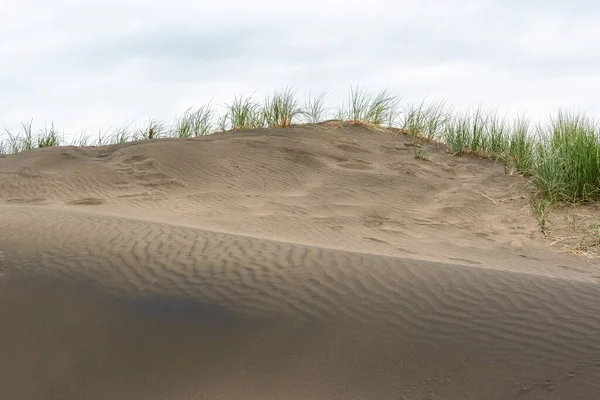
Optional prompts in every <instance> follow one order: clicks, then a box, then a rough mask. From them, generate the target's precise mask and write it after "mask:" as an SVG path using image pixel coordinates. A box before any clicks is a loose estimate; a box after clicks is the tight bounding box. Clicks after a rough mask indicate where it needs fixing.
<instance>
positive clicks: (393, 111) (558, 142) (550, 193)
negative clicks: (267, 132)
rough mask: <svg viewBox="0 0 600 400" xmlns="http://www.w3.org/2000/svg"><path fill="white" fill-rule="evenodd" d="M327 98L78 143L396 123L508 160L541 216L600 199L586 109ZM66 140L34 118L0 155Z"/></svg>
mask: <svg viewBox="0 0 600 400" xmlns="http://www.w3.org/2000/svg"><path fill="white" fill-rule="evenodd" d="M328 95H329V93H328V92H322V93H320V94H318V95H313V94H309V96H308V98H307V99H306V101H305V102H304V103H302V102H300V100H299V99H298V96H297V94H296V92H295V91H294V90H293V89H292V88H289V87H288V88H286V89H284V90H283V91H274V92H273V93H272V94H271V95H270V96H267V97H266V98H265V99H264V102H262V103H259V102H256V101H254V100H253V98H252V96H247V97H245V96H240V97H235V98H234V101H233V102H232V103H228V104H225V105H224V113H223V114H219V113H218V112H217V111H215V110H214V108H213V105H212V104H210V103H209V104H207V105H204V106H201V107H199V108H196V109H194V108H189V109H188V110H186V111H185V113H184V114H183V115H182V116H181V117H179V118H176V120H175V122H174V123H172V124H171V125H168V124H166V123H165V122H164V121H160V120H157V119H150V120H148V122H147V123H146V124H145V125H144V126H142V127H141V128H137V129H132V128H131V126H123V127H120V128H116V129H115V130H113V131H112V132H98V134H97V136H96V138H95V139H93V140H92V139H91V138H90V137H89V136H87V135H85V132H83V133H82V134H80V135H79V136H76V137H75V139H73V141H72V142H71V145H77V146H90V145H91V146H103V145H108V144H118V143H124V142H128V141H131V140H153V139H159V138H166V137H171V138H191V137H198V136H203V135H209V134H216V133H220V132H225V131H240V130H246V129H256V128H269V127H273V128H274V127H277V128H287V127H290V126H293V125H297V124H300V123H319V122H322V121H325V120H328V119H336V120H339V121H340V122H343V121H346V122H350V123H369V124H373V125H378V126H381V127H384V128H386V127H391V128H396V129H394V130H393V131H394V132H397V131H398V130H400V131H401V132H403V133H405V134H408V135H410V136H412V137H413V139H414V140H424V141H430V142H431V141H434V142H438V143H440V144H443V145H445V146H446V149H447V151H448V153H450V154H453V155H455V156H464V155H475V156H478V157H482V158H489V159H493V160H494V161H496V162H501V163H503V164H504V165H505V168H506V171H510V172H511V173H513V172H516V173H519V174H522V175H523V176H526V177H528V178H530V181H531V183H532V184H533V185H534V187H535V189H536V194H535V197H536V199H535V201H533V202H532V203H531V204H532V207H533V208H534V210H536V213H537V214H538V215H541V216H544V210H545V209H546V207H547V205H552V204H579V203H589V202H598V201H600V125H599V123H598V121H596V120H594V119H591V118H589V117H588V116H586V115H584V114H582V113H576V112H567V111H564V110H559V112H558V114H557V115H556V116H555V117H554V118H551V120H550V122H546V123H537V124H534V123H532V122H531V121H530V119H529V118H527V117H526V116H525V115H519V116H517V117H516V118H512V119H510V118H508V117H506V116H500V115H499V114H498V113H497V112H495V111H486V110H484V109H483V107H481V106H478V107H475V108H472V109H469V110H466V111H464V110H463V111H459V110H454V109H452V108H451V107H449V106H448V105H447V104H446V102H445V101H443V100H434V101H431V102H428V103H426V102H425V101H423V102H421V103H420V104H418V105H406V106H404V107H401V100H402V99H401V97H399V96H397V95H395V94H394V93H393V92H392V91H391V90H389V89H384V90H381V91H379V92H377V93H373V92H369V91H368V90H367V89H365V88H364V87H360V86H357V87H352V86H351V87H350V91H349V93H348V98H347V103H346V104H343V105H341V106H339V107H337V108H332V107H327V106H326V99H327V97H328ZM332 117H333V118H332ZM64 144H65V143H64V140H63V139H62V136H61V135H60V134H59V132H58V131H57V130H56V129H55V127H54V125H53V124H52V125H50V127H47V126H46V127H44V128H43V129H40V130H39V131H38V133H35V132H34V130H33V120H29V121H27V122H25V123H22V124H21V129H20V130H19V131H18V132H16V133H13V132H10V131H8V130H5V134H4V135H3V136H0V154H4V155H6V154H13V153H20V152H23V151H29V150H33V149H35V148H40V147H48V146H59V145H64ZM415 158H418V159H425V158H426V152H425V150H422V149H420V148H419V149H417V150H415Z"/></svg>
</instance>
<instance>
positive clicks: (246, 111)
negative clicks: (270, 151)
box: [219, 96, 265, 131]
mask: <svg viewBox="0 0 600 400" xmlns="http://www.w3.org/2000/svg"><path fill="white" fill-rule="evenodd" d="M226 108H227V112H226V113H225V115H224V116H223V118H222V119H221V120H220V123H219V125H220V126H221V130H222V131H225V130H234V131H235V130H242V129H256V128H264V126H265V119H264V113H263V110H262V107H261V106H260V104H258V103H255V102H254V101H252V98H251V97H248V98H245V99H244V97H243V96H240V98H237V97H236V98H235V99H234V101H233V103H232V104H226Z"/></svg>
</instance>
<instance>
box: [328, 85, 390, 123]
mask: <svg viewBox="0 0 600 400" xmlns="http://www.w3.org/2000/svg"><path fill="white" fill-rule="evenodd" d="M399 102H400V99H399V98H398V97H397V96H394V95H392V94H391V92H390V90H389V89H384V90H382V91H380V92H379V93H378V94H377V95H376V96H373V95H372V94H370V93H367V92H366V91H365V89H364V88H360V87H357V88H356V89H355V88H353V87H350V96H349V104H348V105H347V106H346V107H345V108H342V109H339V110H338V116H339V119H344V120H351V121H352V122H354V123H360V122H368V123H371V124H375V125H382V124H384V123H385V124H387V125H388V126H392V125H393V124H394V122H395V120H396V119H397V117H398V116H399V110H398V104H399Z"/></svg>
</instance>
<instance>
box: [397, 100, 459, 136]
mask: <svg viewBox="0 0 600 400" xmlns="http://www.w3.org/2000/svg"><path fill="white" fill-rule="evenodd" d="M449 119H450V112H449V110H448V108H447V107H446V104H445V103H444V102H443V101H441V100H437V101H434V102H433V103H431V104H429V105H428V106H425V101H423V102H421V104H420V105H419V106H412V105H411V106H408V107H407V108H406V109H405V110H404V118H403V121H402V124H401V129H402V130H404V131H406V132H407V133H408V134H410V135H411V136H413V137H422V138H426V139H428V140H439V139H440V138H441V137H442V134H443V132H444V127H445V126H446V124H447V123H448V121H449Z"/></svg>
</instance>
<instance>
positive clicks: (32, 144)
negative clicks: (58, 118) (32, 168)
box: [0, 119, 61, 154]
mask: <svg viewBox="0 0 600 400" xmlns="http://www.w3.org/2000/svg"><path fill="white" fill-rule="evenodd" d="M32 125H33V119H31V120H29V121H28V122H22V123H21V131H20V132H19V133H18V134H16V135H15V134H13V133H12V132H10V131H9V130H7V129H6V130H5V132H6V135H7V136H8V139H4V140H2V141H0V154H12V153H21V152H23V151H29V150H33V149H35V148H40V147H51V146H60V145H61V139H60V136H59V134H58V132H57V131H56V130H55V129H54V124H52V125H51V127H50V128H48V127H44V129H40V131H39V133H38V135H37V136H34V134H33V128H32Z"/></svg>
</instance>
